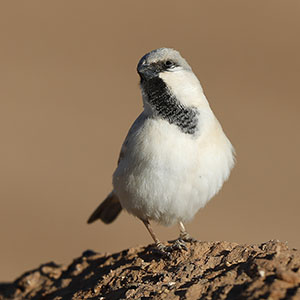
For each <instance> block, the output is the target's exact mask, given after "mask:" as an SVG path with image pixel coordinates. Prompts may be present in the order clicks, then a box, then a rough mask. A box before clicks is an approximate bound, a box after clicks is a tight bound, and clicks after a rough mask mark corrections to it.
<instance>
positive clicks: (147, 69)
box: [137, 64, 158, 81]
mask: <svg viewBox="0 0 300 300" xmlns="http://www.w3.org/2000/svg"><path fill="white" fill-rule="evenodd" d="M137 72H138V73H139V75H140V77H141V80H142V81H143V80H149V79H151V78H153V77H155V76H157V75H158V72H157V70H156V69H155V68H154V66H151V65H148V64H139V65H138V67H137Z"/></svg>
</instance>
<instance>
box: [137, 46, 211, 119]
mask: <svg viewBox="0 0 300 300" xmlns="http://www.w3.org/2000/svg"><path fill="white" fill-rule="evenodd" d="M137 72H138V74H139V75H140V86H141V90H142V94H143V100H144V105H145V109H146V108H147V107H149V108H150V110H151V111H152V112H154V113H155V111H157V110H158V109H161V107H162V106H163V107H170V106H174V105H177V106H178V105H179V106H182V107H186V108H189V107H198V106H200V105H203V104H204V105H208V104H207V101H206V99H205V96H204V95H203V90H202V87H201V85H200V82H199V80H198V79H197V77H196V76H195V75H194V73H193V71H192V68H191V67H190V65H189V64H188V63H187V61H186V60H185V59H184V58H183V57H182V56H181V55H180V53H179V52H178V51H176V50H174V49H171V48H159V49H156V50H153V51H151V52H149V53H147V54H146V55H144V56H143V57H142V58H141V59H140V61H139V63H138V66H137ZM171 100H172V101H171Z"/></svg>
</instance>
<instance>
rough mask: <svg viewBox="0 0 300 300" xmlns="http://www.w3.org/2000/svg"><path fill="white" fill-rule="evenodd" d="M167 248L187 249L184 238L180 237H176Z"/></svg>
mask: <svg viewBox="0 0 300 300" xmlns="http://www.w3.org/2000/svg"><path fill="white" fill-rule="evenodd" d="M169 248H170V250H171V251H173V250H180V251H182V250H185V251H187V250H188V248H187V246H186V244H185V242H184V240H182V239H181V238H179V239H177V240H176V241H175V242H174V243H173V244H172V246H170V247H169Z"/></svg>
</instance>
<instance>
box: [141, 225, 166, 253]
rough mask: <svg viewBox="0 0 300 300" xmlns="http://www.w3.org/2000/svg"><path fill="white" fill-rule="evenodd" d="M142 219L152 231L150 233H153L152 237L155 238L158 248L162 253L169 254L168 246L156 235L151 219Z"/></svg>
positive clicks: (149, 230)
mask: <svg viewBox="0 0 300 300" xmlns="http://www.w3.org/2000/svg"><path fill="white" fill-rule="evenodd" d="M142 221H143V223H144V224H145V226H146V228H147V230H148V232H149V233H150V235H151V237H152V239H153V241H154V243H155V245H156V247H157V249H158V250H159V251H160V252H161V253H162V254H166V255H167V252H166V248H167V247H166V246H164V245H163V244H162V243H161V241H160V240H159V239H158V238H157V236H156V234H155V233H154V231H153V229H152V227H151V225H150V223H149V221H148V220H142Z"/></svg>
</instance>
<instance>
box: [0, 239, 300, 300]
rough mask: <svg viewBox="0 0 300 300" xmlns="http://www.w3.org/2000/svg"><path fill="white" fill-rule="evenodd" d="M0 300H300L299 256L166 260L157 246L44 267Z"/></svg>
mask: <svg viewBox="0 0 300 300" xmlns="http://www.w3.org/2000/svg"><path fill="white" fill-rule="evenodd" d="M0 299H1V300H4V299H16V300H18V299H35V300H38V299H49V300H50V299H55V300H58V299H103V300H113V299H116V300H117V299H143V300H146V299H178V300H180V299H205V300H208V299H227V300H228V299H272V300H276V299H295V300H296V299H300V251H298V250H295V249H293V250H290V249H288V247H287V245H286V244H284V243H281V242H279V241H269V242H267V243H263V244H261V245H238V244H236V243H229V242H193V243H190V244H188V250H187V251H182V252H180V251H174V252H172V255H171V258H166V257H161V256H159V255H158V254H157V253H156V252H155V251H153V245H150V246H147V247H139V248H132V249H128V250H124V251H122V252H120V253H115V254H112V255H109V254H105V255H101V254H97V253H95V252H93V251H91V250H88V251H85V252H84V253H83V255H82V256H81V257H79V258H76V259H75V260H74V261H73V262H72V263H71V264H70V265H69V266H68V267H63V266H58V265H56V264H55V263H48V264H43V265H41V266H40V267H39V268H37V269H35V270H32V271H29V272H26V273H25V274H23V275H22V276H21V277H19V278H18V279H16V280H15V281H14V282H13V283H10V284H0Z"/></svg>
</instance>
